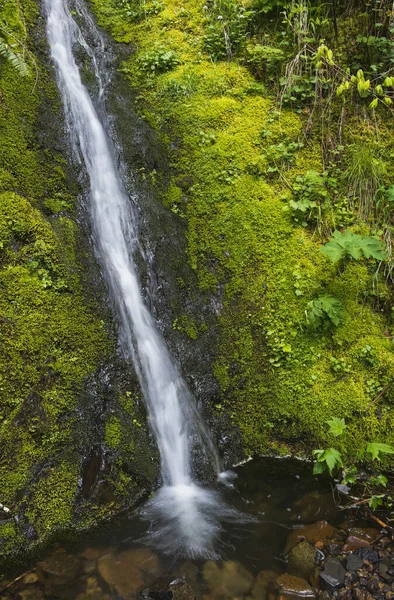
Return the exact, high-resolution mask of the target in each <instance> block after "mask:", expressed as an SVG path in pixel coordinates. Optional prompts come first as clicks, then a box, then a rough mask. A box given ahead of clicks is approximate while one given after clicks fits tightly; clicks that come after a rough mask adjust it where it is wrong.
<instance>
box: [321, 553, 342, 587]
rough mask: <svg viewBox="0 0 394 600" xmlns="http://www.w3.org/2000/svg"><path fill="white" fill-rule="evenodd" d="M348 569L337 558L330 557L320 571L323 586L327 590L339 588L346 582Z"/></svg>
mask: <svg viewBox="0 0 394 600" xmlns="http://www.w3.org/2000/svg"><path fill="white" fill-rule="evenodd" d="M345 576H346V571H345V569H344V568H343V566H342V564H341V563H340V562H339V560H338V559H337V558H332V557H330V558H329V559H328V560H327V562H326V563H325V565H324V570H323V571H322V572H321V573H320V580H321V583H322V587H323V588H324V589H326V590H332V591H334V590H335V589H338V588H340V587H343V586H344V584H345Z"/></svg>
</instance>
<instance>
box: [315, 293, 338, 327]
mask: <svg viewBox="0 0 394 600" xmlns="http://www.w3.org/2000/svg"><path fill="white" fill-rule="evenodd" d="M305 312H306V319H307V323H308V325H310V326H311V327H313V328H315V329H318V328H319V327H321V326H322V325H323V324H325V323H327V322H328V323H331V324H333V325H335V326H338V325H339V324H340V323H341V321H342V320H343V317H344V313H343V306H342V304H341V302H340V300H338V298H335V297H334V296H329V295H322V296H318V298H315V300H311V302H308V304H307V307H306V311H305Z"/></svg>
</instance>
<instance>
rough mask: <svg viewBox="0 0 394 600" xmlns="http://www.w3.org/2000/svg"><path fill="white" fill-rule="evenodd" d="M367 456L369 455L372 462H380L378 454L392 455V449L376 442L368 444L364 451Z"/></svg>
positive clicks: (393, 452) (393, 451)
mask: <svg viewBox="0 0 394 600" xmlns="http://www.w3.org/2000/svg"><path fill="white" fill-rule="evenodd" d="M365 451H366V453H367V454H370V455H371V458H372V460H375V459H378V460H380V454H394V448H393V447H392V446H389V445H388V444H380V443H378V442H368V444H367V447H366V449H365Z"/></svg>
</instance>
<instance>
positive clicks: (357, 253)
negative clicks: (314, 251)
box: [320, 229, 386, 263]
mask: <svg viewBox="0 0 394 600" xmlns="http://www.w3.org/2000/svg"><path fill="white" fill-rule="evenodd" d="M320 252H322V253H323V254H324V255H325V256H327V258H329V259H330V260H331V262H333V263H337V262H339V261H340V260H342V259H344V258H346V257H351V258H354V259H355V260H359V259H360V258H362V257H365V258H374V259H375V260H385V258H386V253H385V249H384V245H383V243H382V242H381V241H380V240H377V239H376V238H372V237H369V236H362V235H358V234H356V233H353V232H352V231H350V229H347V230H346V231H345V232H344V233H341V232H340V231H335V232H334V234H333V236H332V238H331V240H330V241H329V242H328V243H327V244H325V245H324V246H323V247H322V248H321V249H320Z"/></svg>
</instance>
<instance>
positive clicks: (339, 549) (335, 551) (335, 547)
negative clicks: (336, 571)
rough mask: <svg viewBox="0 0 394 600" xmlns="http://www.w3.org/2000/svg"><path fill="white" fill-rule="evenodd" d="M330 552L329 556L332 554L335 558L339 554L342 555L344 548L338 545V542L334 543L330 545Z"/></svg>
mask: <svg viewBox="0 0 394 600" xmlns="http://www.w3.org/2000/svg"><path fill="white" fill-rule="evenodd" d="M328 552H329V554H332V555H334V556H338V554H340V553H341V552H342V546H341V544H338V543H336V542H333V543H332V544H329V545H328Z"/></svg>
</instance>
